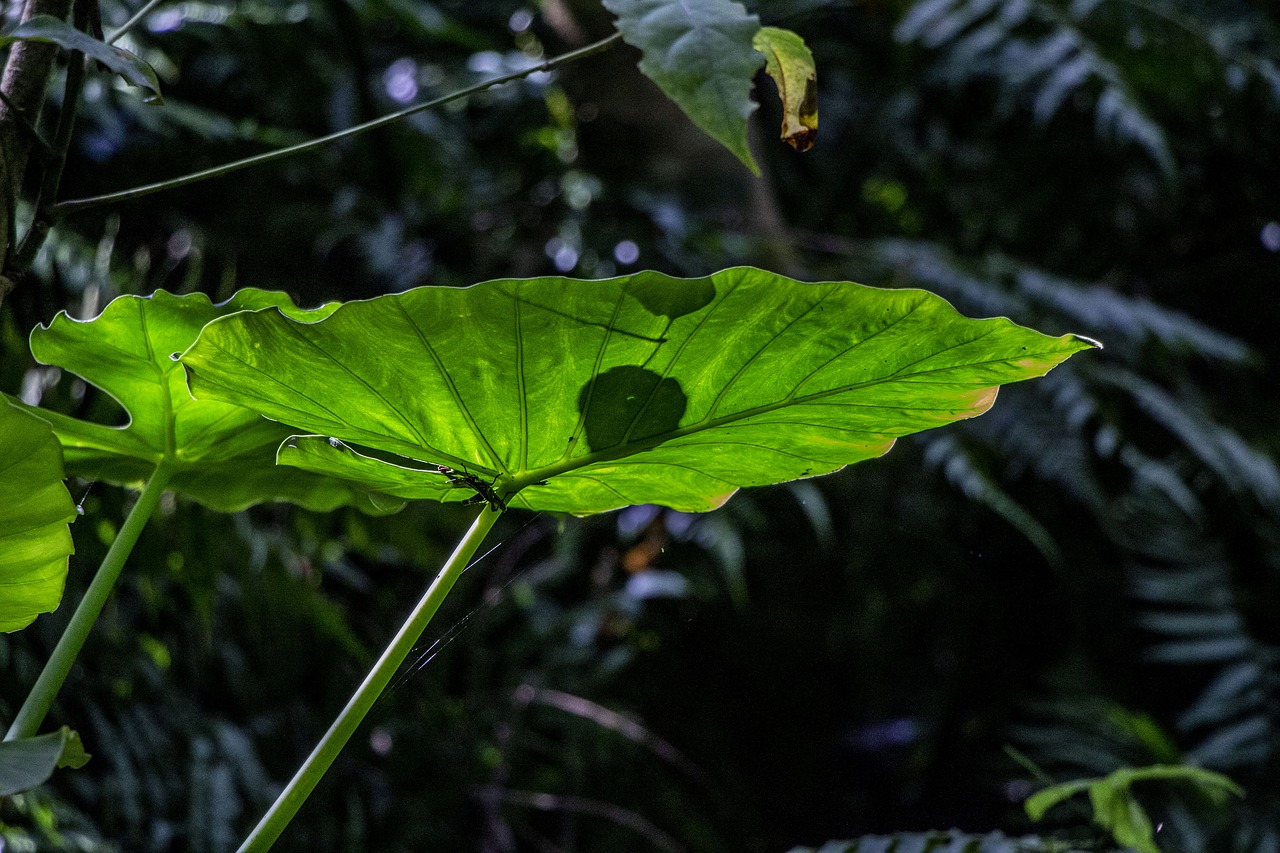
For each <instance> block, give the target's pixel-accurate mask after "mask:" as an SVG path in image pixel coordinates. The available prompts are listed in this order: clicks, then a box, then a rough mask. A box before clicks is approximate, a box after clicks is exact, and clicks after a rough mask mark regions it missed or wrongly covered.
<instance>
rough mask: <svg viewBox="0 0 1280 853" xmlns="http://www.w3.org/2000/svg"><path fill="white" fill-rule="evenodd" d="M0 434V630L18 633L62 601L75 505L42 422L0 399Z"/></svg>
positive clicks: (59, 454)
mask: <svg viewBox="0 0 1280 853" xmlns="http://www.w3.org/2000/svg"><path fill="white" fill-rule="evenodd" d="M0 436H4V440H3V441H2V442H0V631H17V630H18V629H19V628H25V627H26V626H27V625H30V624H31V622H32V621H33V620H34V619H35V618H36V616H38V615H39V614H41V613H48V612H50V611H52V610H54V609H56V608H57V606H58V602H60V601H61V600H62V587H63V585H64V584H65V583H66V579H67V558H68V557H69V556H70V555H71V553H72V551H74V547H73V546H72V544H71V533H70V531H69V530H68V528H67V522H69V521H71V520H72V519H74V518H75V517H76V505H75V503H74V502H73V501H72V500H71V495H70V494H69V493H68V492H67V487H66V485H64V484H63V482H62V476H63V471H62V449H61V447H59V445H58V439H57V437H56V436H54V434H53V430H52V429H51V428H50V427H49V425H48V424H47V423H45V422H44V421H43V420H41V419H40V418H38V417H36V416H34V415H30V414H27V413H26V412H24V411H22V410H20V409H19V408H18V407H17V406H14V405H13V404H12V403H10V402H9V401H8V400H6V399H3V398H0Z"/></svg>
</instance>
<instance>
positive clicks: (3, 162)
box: [0, 0, 71, 299]
mask: <svg viewBox="0 0 1280 853" xmlns="http://www.w3.org/2000/svg"><path fill="white" fill-rule="evenodd" d="M69 14H71V0H27V5H26V8H25V9H23V11H22V20H23V21H27V20H29V19H30V18H32V17H33V16H35V15H52V16H53V17H55V18H58V19H60V20H66V19H67V16H68V15H69ZM58 50H59V48H58V46H57V45H54V44H42V43H40V42H32V41H20V42H16V43H15V44H14V45H13V47H12V48H11V49H10V52H9V60H8V62H7V63H6V64H5V68H4V78H3V80H0V91H3V92H4V96H5V97H4V99H3V100H0V155H3V156H0V193H2V194H3V203H0V217H3V219H2V220H0V258H4V259H5V261H6V262H7V260H8V258H9V254H10V252H11V251H12V246H11V239H10V237H9V235H10V234H12V233H13V232H14V223H13V221H12V216H13V214H12V211H13V210H14V209H15V208H16V206H17V200H18V195H19V193H21V192H22V179H23V176H24V175H25V174H26V171H27V159H28V158H29V157H30V155H31V146H32V143H33V139H32V136H31V131H30V129H29V128H30V127H34V126H36V124H37V123H38V121H39V118H40V108H41V106H42V105H43V104H44V94H45V89H46V88H47V87H48V84H49V74H50V73H51V72H52V71H53V62H54V59H55V58H56V57H57V55H58ZM7 266H8V265H7V263H6V270H7ZM12 286H13V284H12V282H10V281H9V280H8V279H7V278H4V279H3V280H2V281H0V299H3V298H4V295H5V293H6V292H7V291H8V290H9V289H11V288H12Z"/></svg>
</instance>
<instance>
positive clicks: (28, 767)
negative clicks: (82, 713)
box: [0, 726, 90, 797]
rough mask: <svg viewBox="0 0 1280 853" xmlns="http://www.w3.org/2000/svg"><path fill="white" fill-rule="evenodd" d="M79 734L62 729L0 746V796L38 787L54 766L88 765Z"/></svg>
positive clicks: (50, 773)
mask: <svg viewBox="0 0 1280 853" xmlns="http://www.w3.org/2000/svg"><path fill="white" fill-rule="evenodd" d="M89 758H90V756H89V754H88V753H87V752H85V751H84V744H83V743H81V742H80V735H79V734H77V733H76V732H73V731H72V730H71V729H69V728H67V727H66V726H63V727H62V728H61V729H59V730H58V731H56V732H50V733H49V734H47V735H37V736H36V737H28V738H19V739H18V740H7V741H4V742H3V743H0V797H8V796H11V795H13V794H17V793H19V792H21V791H28V790H30V789H32V788H34V787H36V786H37V785H40V784H42V783H43V782H44V781H45V780H46V779H48V778H49V777H50V776H51V775H53V771H54V770H55V769H56V768H58V767H71V768H80V767H83V766H84V765H85V764H87V763H88V762H89Z"/></svg>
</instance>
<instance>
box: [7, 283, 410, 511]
mask: <svg viewBox="0 0 1280 853" xmlns="http://www.w3.org/2000/svg"><path fill="white" fill-rule="evenodd" d="M267 307H272V308H275V309H278V310H280V311H283V312H286V313H288V314H289V315H291V316H295V317H299V318H303V317H306V318H313V319H318V318H320V317H324V316H326V315H327V314H328V313H329V312H331V311H332V310H333V308H334V307H336V306H335V305H329V306H325V307H323V308H318V309H315V310H313V311H303V310H301V309H299V308H297V307H295V306H294V304H293V303H292V301H290V300H289V297H288V296H286V295H285V294H283V293H268V292H265V291H261V290H253V289H246V290H241V291H239V292H238V293H237V294H236V295H235V296H234V297H233V298H232V299H231V300H230V301H229V302H226V303H223V304H220V305H214V304H213V303H211V302H210V301H209V299H208V298H207V297H206V296H204V295H202V294H190V295H187V296H173V295H171V294H169V293H165V292H163V291H158V292H156V293H155V294H154V295H152V296H149V297H139V296H121V297H119V298H118V299H115V300H113V301H112V302H111V303H110V304H109V305H108V306H107V307H106V309H105V310H104V311H103V312H102V313H101V314H100V315H99V316H98V317H96V318H94V319H92V320H88V321H79V320H73V319H72V318H71V317H69V316H67V314H66V313H61V314H59V315H58V316H57V317H55V318H54V319H53V322H51V323H50V324H49V326H48V327H40V328H37V329H36V330H35V331H34V332H32V334H31V351H32V353H33V354H34V355H35V357H36V358H37V359H39V360H40V361H42V362H44V363H45V364H52V365H57V366H58V367H61V368H63V369H65V370H69V371H71V372H72V373H75V374H77V375H78V376H80V377H82V378H83V379H84V380H85V381H87V382H89V383H91V384H93V385H96V386H97V387H99V388H101V389H102V390H103V391H106V392H107V393H108V394H110V395H111V396H112V397H113V398H115V399H116V400H117V401H118V402H119V403H120V404H121V405H122V406H123V407H124V408H125V410H126V411H127V412H128V414H129V422H128V424H127V425H124V426H118V427H117V426H107V425H103V424H97V423H90V422H87V421H82V420H77V419H75V418H71V417H67V416H65V415H60V414H58V413H55V412H46V411H43V410H40V411H39V412H38V414H39V415H40V417H42V418H45V419H46V420H48V421H49V422H50V423H51V424H53V427H54V430H55V432H56V433H57V435H58V438H59V440H60V441H61V442H62V445H63V449H64V452H65V455H66V465H67V470H68V472H70V473H73V474H77V475H80V476H82V477H85V478H88V479H92V480H106V481H108V482H115V483H124V484H128V485H137V484H139V483H141V482H143V481H145V480H146V479H147V478H148V477H149V476H150V475H151V472H152V471H153V470H154V469H155V467H156V465H158V464H159V463H160V461H161V460H162V459H165V458H168V459H169V460H170V464H171V465H172V466H173V468H174V475H173V477H172V479H171V480H170V483H169V487H170V488H172V489H174V490H175V491H179V492H182V493H184V494H186V495H188V496H190V497H192V498H194V499H195V500H197V501H199V502H201V503H203V504H205V505H206V506H209V507H212V508H214V509H218V510H224V511H231V510H237V509H242V508H244V507H246V506H250V505H252V504H256V503H260V502H263V501H270V500H289V501H293V502H295V503H298V504H301V505H303V506H306V507H309V508H312V509H332V508H334V507H336V506H339V505H341V504H344V503H350V502H353V501H355V502H358V503H360V504H361V505H362V507H363V508H366V509H370V510H371V511H373V510H391V509H394V508H396V507H397V506H398V503H396V502H390V503H386V504H384V505H382V506H381V507H375V506H371V505H369V504H368V501H369V498H368V496H366V495H363V494H361V493H357V492H355V491H353V490H352V489H351V488H350V487H349V486H347V485H345V484H343V483H339V482H335V481H333V480H328V479H325V478H323V477H318V476H315V475H312V474H308V473H306V472H303V471H295V470H288V469H280V468H278V467H277V466H276V465H275V452H276V447H277V446H278V445H279V444H280V441H281V440H282V439H283V438H285V437H286V436H288V435H289V431H288V430H286V429H284V428H283V427H281V426H280V425H279V424H276V423H272V422H270V421H267V420H264V419H263V418H262V417H261V416H260V415H259V414H258V413H257V412H254V411H251V410H248V409H244V408H241V407H240V406H236V405H233V404H228V403H222V402H216V401H208V400H201V401H196V400H193V399H191V395H190V394H189V393H188V391H187V387H186V383H185V381H184V378H183V371H182V368H181V367H180V366H179V365H178V363H177V362H176V361H174V359H173V358H172V356H173V355H175V354H177V353H180V352H182V350H184V349H186V348H187V347H188V346H190V345H191V343H192V342H193V341H194V340H195V339H196V336H197V335H198V334H199V332H200V329H201V328H202V327H203V326H204V325H205V323H207V322H209V321H210V320H213V319H214V318H216V317H221V316H225V315H227V314H232V313H234V312H236V311H242V310H246V309H261V308H267Z"/></svg>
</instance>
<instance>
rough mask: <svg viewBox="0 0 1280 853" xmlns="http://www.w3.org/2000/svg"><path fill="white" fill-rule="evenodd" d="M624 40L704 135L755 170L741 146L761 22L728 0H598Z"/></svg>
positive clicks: (642, 67) (751, 108)
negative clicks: (615, 21)
mask: <svg viewBox="0 0 1280 853" xmlns="http://www.w3.org/2000/svg"><path fill="white" fill-rule="evenodd" d="M604 7H605V8H606V9H608V10H609V11H610V12H612V13H613V14H615V15H617V16H618V31H619V32H620V33H622V37H623V39H624V40H625V41H626V42H627V44H630V45H632V46H634V47H638V48H640V50H641V52H642V53H643V54H644V56H643V58H642V59H641V60H640V70H641V71H643V72H644V74H645V76H646V77H648V78H649V79H650V80H652V81H653V82H655V83H657V84H658V87H659V88H660V89H662V91H663V93H665V94H666V96H667V97H668V98H670V99H671V100H673V101H675V102H676V104H677V105H678V106H679V107H680V109H682V110H684V112H685V114H686V115H687V116H689V118H690V119H692V120H693V123H694V124H696V125H697V126H698V127H699V128H701V129H702V130H703V131H705V132H706V133H707V134H708V135H709V136H711V137H712V138H713V139H715V140H716V141H717V142H719V143H720V144H721V145H723V146H724V147H725V148H728V149H729V150H730V151H732V152H733V153H734V154H735V155H736V156H737V158H738V159H739V160H741V161H742V162H743V163H744V164H746V166H747V168H749V169H750V170H751V171H752V172H754V173H755V174H757V175H758V174H760V167H759V166H757V165H756V161H755V158H753V157H752V156H751V150H750V149H749V148H748V147H747V117H748V116H750V115H751V113H752V111H754V110H755V108H756V104H755V102H754V101H752V100H751V85H752V79H753V78H754V77H755V74H756V72H757V71H759V70H760V66H761V65H763V64H764V57H763V56H761V55H760V53H758V52H757V51H756V50H755V48H754V47H753V46H752V39H753V38H754V36H755V35H756V33H757V32H759V30H760V20H759V19H758V18H757V17H756V16H755V15H748V14H747V10H746V9H744V8H743V7H742V6H741V5H740V4H738V3H733V2H730V0H604Z"/></svg>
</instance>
